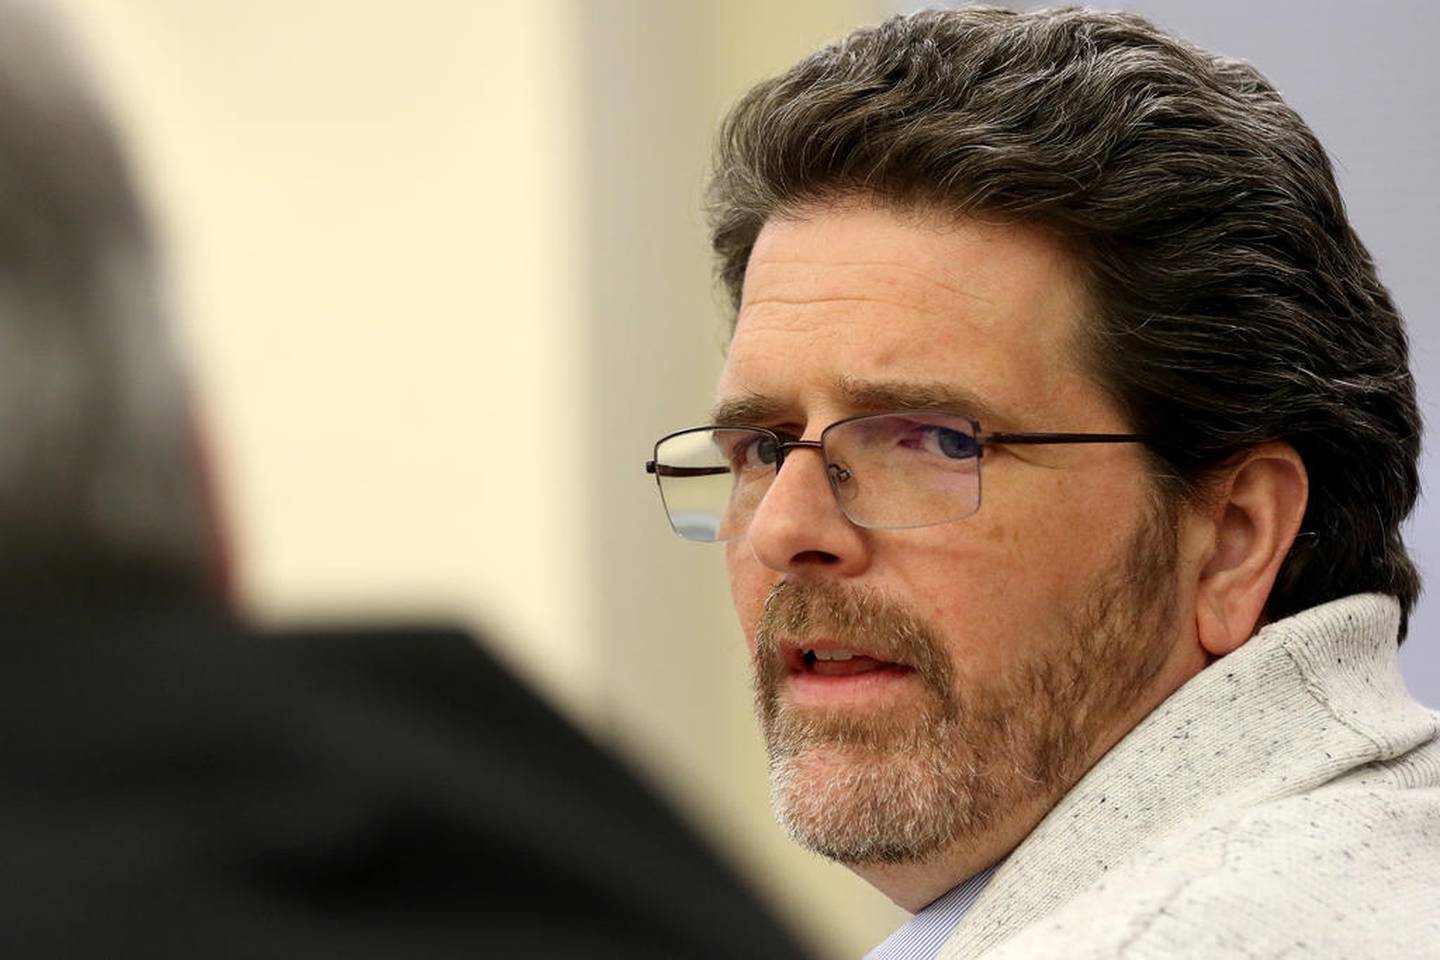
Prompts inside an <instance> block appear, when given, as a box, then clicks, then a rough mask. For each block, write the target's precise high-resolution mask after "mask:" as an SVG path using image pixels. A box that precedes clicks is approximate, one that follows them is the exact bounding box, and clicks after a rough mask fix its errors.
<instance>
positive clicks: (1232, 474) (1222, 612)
mask: <svg viewBox="0 0 1440 960" xmlns="http://www.w3.org/2000/svg"><path fill="white" fill-rule="evenodd" d="M1308 499H1309V478H1308V475H1307V474H1306V471H1305V463H1304V461H1302V460H1301V459H1300V455H1299V454H1298V453H1296V452H1295V448H1294V447H1292V446H1290V445H1289V444H1288V443H1278V442H1277V443H1266V444H1261V445H1259V446H1257V447H1253V448H1251V449H1250V450H1247V451H1246V452H1245V453H1244V454H1243V455H1242V456H1241V458H1240V459H1239V460H1238V461H1237V462H1236V463H1235V464H1234V465H1232V466H1230V467H1228V468H1226V469H1225V470H1224V472H1223V479H1221V480H1220V481H1219V482H1217V489H1216V490H1215V492H1214V497H1213V499H1211V500H1210V501H1209V504H1208V508H1207V509H1208V511H1210V512H1211V520H1212V522H1213V524H1214V527H1213V532H1214V540H1213V542H1212V543H1211V545H1210V550H1209V554H1208V556H1207V557H1206V558H1205V562H1204V564H1203V565H1202V567H1201V569H1200V578H1199V583H1198V591H1197V595H1196V605H1195V626H1196V634H1197V637H1198V639H1199V641H1200V645H1201V647H1203V648H1204V650H1205V652H1206V653H1207V654H1209V655H1210V656H1212V657H1223V656H1225V655H1226V654H1228V653H1233V652H1234V651H1235V650H1237V649H1239V648H1240V647H1241V646H1242V645H1243V644H1244V643H1245V641H1247V640H1249V639H1250V637H1251V636H1252V635H1253V634H1254V632H1255V629H1256V626H1257V625H1258V624H1259V621H1260V618H1261V615H1262V613H1263V612H1264V609H1265V604H1266V602H1267V601H1268V600H1269V598H1270V589H1271V587H1272V586H1274V583H1275V578H1276V576H1277V575H1278V574H1279V572H1280V566H1281V564H1283V563H1284V561H1285V557H1286V556H1287V555H1288V554H1289V552H1290V546H1291V544H1292V543H1294V541H1295V535H1296V534H1297V533H1298V532H1299V530H1300V523H1301V521H1302V520H1303V519H1304V516H1305V505H1306V503H1307V502H1308Z"/></svg>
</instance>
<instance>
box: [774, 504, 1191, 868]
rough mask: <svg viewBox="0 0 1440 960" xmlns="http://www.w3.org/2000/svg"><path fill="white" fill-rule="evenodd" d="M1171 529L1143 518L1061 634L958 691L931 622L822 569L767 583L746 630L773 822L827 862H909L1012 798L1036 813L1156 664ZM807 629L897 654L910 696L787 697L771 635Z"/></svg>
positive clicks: (1161, 649) (989, 822)
mask: <svg viewBox="0 0 1440 960" xmlns="http://www.w3.org/2000/svg"><path fill="white" fill-rule="evenodd" d="M1167 512H1168V511H1165V510H1157V511H1155V513H1156V514H1164V513H1167ZM1174 529H1175V528H1174V521H1173V519H1172V518H1170V517H1163V518H1162V517H1160V516H1150V517H1147V518H1146V520H1145V522H1143V523H1142V524H1141V526H1140V529H1138V530H1137V532H1136V535H1135V536H1134V537H1133V538H1132V539H1131V541H1130V543H1129V545H1128V549H1127V550H1126V551H1125V554H1124V558H1123V560H1122V562H1121V564H1120V567H1119V569H1116V570H1113V571H1109V572H1106V573H1103V574H1101V575H1100V576H1099V577H1097V578H1096V582H1095V584H1094V585H1093V586H1092V587H1091V589H1090V591H1089V593H1088V600H1087V602H1086V603H1085V604H1084V605H1083V606H1082V607H1080V608H1079V609H1077V610H1075V611H1072V613H1071V615H1070V616H1068V617H1067V618H1066V621H1067V622H1066V626H1065V635H1066V638H1067V639H1066V640H1065V641H1064V642H1062V643H1061V644H1059V645H1058V646H1057V647H1056V648H1054V649H1053V650H1050V651H1048V653H1047V655H1046V656H1045V657H1044V658H1043V659H1036V660H1032V661H1030V662H1026V663H1021V664H1019V665H1018V666H1017V667H1016V668H1015V669H1014V671H1013V672H1012V673H1011V674H1010V675H1009V676H1008V677H997V678H993V681H991V682H986V683H984V684H983V685H982V684H980V683H974V684H971V685H970V686H969V687H968V688H967V689H963V690H957V689H956V688H955V685H954V683H953V677H954V674H955V670H954V666H953V664H952V663H951V661H950V658H949V655H948V653H947V652H946V650H945V647H944V645H943V644H942V643H941V641H940V639H939V636H938V634H937V633H936V631H935V630H934V629H933V628H932V627H930V626H929V625H928V624H927V623H925V622H924V621H922V620H920V619H919V618H918V617H916V616H914V615H913V614H911V613H910V612H909V611H908V610H906V609H905V608H904V606H902V605H900V604H897V603H895V602H893V601H891V600H888V599H887V598H885V597H883V596H880V595H879V594H878V593H876V592H875V591H872V590H857V589H855V588H843V587H841V586H839V585H837V584H835V583H833V582H831V581H798V580H797V581H785V582H782V583H780V584H778V585H777V586H776V587H775V589H774V590H772V591H771V593H770V596H769V597H768V598H767V600H766V603H765V609H764V612H763V613H762V615H761V617H760V621H759V623H758V624H757V626H756V650H755V696H756V707H757V711H758V713H759V715H760V719H761V725H762V728H763V730H764V734H765V741H766V746H767V749H768V751H769V755H770V796H771V804H772V807H773V808H774V811H775V816H776V819H777V820H778V821H779V822H780V824H781V826H783V827H784V828H785V830H786V831H787V832H788V833H789V834H790V836H791V837H792V838H793V839H794V840H795V841H796V842H798V843H799V844H800V845H801V846H804V847H806V848H807V849H809V850H812V851H814V852H815V853H818V854H820V855H821V856H824V857H828V858H830V859H832V860H835V861H838V862H840V863H846V864H876V863H889V864H897V863H914V862H920V861H924V860H928V859H931V858H933V857H935V856H936V855H937V854H939V853H940V852H941V851H942V850H946V849H948V848H951V847H953V846H956V845H960V844H966V843H970V844H974V843H975V842H976V839H977V838H980V837H983V836H984V835H985V834H986V833H988V832H990V830H991V829H992V828H993V826H994V825H995V823H996V822H997V820H998V819H999V818H1000V817H1002V816H1004V815H1005V814H1006V813H1008V812H1011V811H1013V810H1015V809H1016V808H1017V807H1035V806H1037V805H1038V806H1039V809H1041V810H1044V809H1048V807H1049V806H1051V805H1053V803H1054V802H1055V801H1056V800H1058V799H1059V797H1060V796H1062V795H1063V794H1064V793H1065V792H1066V791H1067V790H1069V788H1070V787H1071V786H1073V785H1074V784H1075V782H1076V781H1077V780H1079V778H1080V777H1081V776H1082V775H1083V774H1084V773H1085V771H1086V770H1087V769H1088V768H1089V766H1090V765H1091V764H1092V763H1093V762H1094V760H1095V759H1097V758H1096V757H1095V756H1093V755H1092V754H1093V751H1094V745H1095V740H1096V738H1097V736H1098V735H1099V734H1100V732H1101V731H1102V730H1103V728H1104V727H1105V726H1106V725H1107V723H1108V722H1109V721H1111V720H1112V719H1113V718H1114V717H1115V716H1116V715H1117V714H1119V713H1121V712H1123V711H1124V710H1125V708H1126V707H1127V705H1129V704H1130V703H1132V702H1133V701H1134V700H1135V699H1136V698H1137V697H1138V696H1139V695H1141V694H1142V693H1143V692H1144V691H1145V690H1146V688H1147V687H1148V686H1149V684H1150V682H1151V681H1152V680H1153V679H1154V677H1155V675H1156V674H1157V673H1158V672H1159V670H1160V668H1161V666H1162V665H1163V664H1164V662H1165V658H1166V655H1167V653H1168V651H1169V643H1168V638H1167V637H1166V631H1165V629H1164V628H1165V626H1166V625H1167V624H1168V623H1169V622H1170V619H1171V616H1172V608H1173V603H1172V596H1171V590H1172V587H1171V585H1170V575H1171V573H1172V572H1173V569H1174V565H1175V557H1176V543H1175V535H1174ZM811 635H824V636H825V637H827V638H829V639H832V640H835V641H836V642H837V643H838V644H839V645H840V646H847V645H848V644H847V642H846V640H847V638H853V640H854V644H853V645H854V646H856V647H859V648H861V649H864V650H867V651H870V652H873V653H875V654H877V655H879V656H881V657H882V658H884V659H888V660H894V661H899V662H903V663H906V664H909V665H911V666H912V667H914V669H915V671H916V673H917V675H918V677H919V679H920V680H921V681H922V682H923V684H924V686H925V688H926V695H925V697H924V699H923V701H922V702H921V703H920V704H919V705H918V707H910V706H907V707H906V708H904V709H903V710H902V711H899V712H897V713H893V714H886V715H880V716H877V715H873V714H858V713H853V712H846V711H815V710H803V711H802V710H797V709H795V708H793V707H791V706H789V705H787V704H786V703H784V701H783V700H782V699H781V697H780V689H781V686H782V684H783V682H784V679H785V675H786V668H785V665H784V661H783V659H782V658H781V656H780V652H779V642H780V640H781V638H784V637H799V638H803V637H806V636H811Z"/></svg>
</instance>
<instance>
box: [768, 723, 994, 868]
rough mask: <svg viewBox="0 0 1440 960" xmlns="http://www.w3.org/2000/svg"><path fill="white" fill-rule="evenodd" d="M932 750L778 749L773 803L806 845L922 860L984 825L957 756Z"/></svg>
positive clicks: (876, 858) (867, 856)
mask: <svg viewBox="0 0 1440 960" xmlns="http://www.w3.org/2000/svg"><path fill="white" fill-rule="evenodd" d="M937 759H939V758H937V757H935V756H934V755H933V754H928V753H927V752H925V751H919V752H918V754H917V752H900V753H897V752H895V751H894V750H893V749H892V748H889V747H878V748H876V747H870V746H860V745H856V744H853V743H820V744H814V745H810V746H807V747H805V748H803V749H799V750H795V751H794V752H791V753H789V754H787V755H782V756H772V758H771V762H770V791H771V804H772V806H773V808H774V812H775V816H776V819H777V820H778V821H779V822H780V824H781V826H782V827H784V828H785V830H786V832H787V833H789V834H790V836H791V837H792V838H793V839H794V840H795V841H796V842H797V843H799V844H800V845H801V846H803V847H805V848H806V849H809V850H811V851H812V852H814V853H817V854H820V855H821V856H824V857H827V858H829V859H831V860H835V861H837V862H839V863H843V864H846V865H850V866H856V865H861V864H872V863H915V862H919V861H923V860H926V859H929V858H931V857H933V856H935V855H937V854H938V853H939V852H940V851H941V850H943V849H944V848H945V847H946V846H947V845H949V844H950V843H953V842H954V841H955V840H956V839H957V837H958V835H959V834H960V833H963V832H965V831H967V830H970V829H974V828H975V827H977V826H978V824H976V822H975V821H974V819H973V818H972V817H970V816H969V813H970V812H971V811H973V809H974V805H973V794H972V793H971V791H970V790H969V789H968V788H967V785H964V784H961V783H958V782H956V781H955V780H954V779H953V777H952V776H950V774H949V769H953V765H952V764H945V763H937V762H936V760H937Z"/></svg>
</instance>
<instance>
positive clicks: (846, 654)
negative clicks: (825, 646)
mask: <svg viewBox="0 0 1440 960" xmlns="http://www.w3.org/2000/svg"><path fill="white" fill-rule="evenodd" d="M810 653H811V654H812V655H813V656H814V657H815V659H816V660H851V659H854V658H855V657H858V656H860V654H858V653H856V652H855V651H853V650H811V651H810Z"/></svg>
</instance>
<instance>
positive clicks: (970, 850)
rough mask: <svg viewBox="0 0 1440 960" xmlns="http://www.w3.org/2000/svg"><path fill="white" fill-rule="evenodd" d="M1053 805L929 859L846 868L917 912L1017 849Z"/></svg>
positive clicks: (1048, 803) (1039, 807)
mask: <svg viewBox="0 0 1440 960" xmlns="http://www.w3.org/2000/svg"><path fill="white" fill-rule="evenodd" d="M1053 805H1054V802H1053V799H1047V800H1045V801H1042V802H1040V803H1037V804H1035V807H1036V809H1035V810H1034V812H1033V814H1030V815H1027V816H1023V817H1018V816H1016V817H1010V818H1008V822H1007V823H1006V824H1005V827H1004V829H1003V830H996V831H992V832H990V833H987V834H986V835H985V836H983V837H964V838H962V839H961V840H960V841H958V842H956V843H954V844H951V845H950V846H949V847H947V848H946V849H945V850H944V851H943V852H941V853H939V854H937V855H936V856H934V857H932V858H930V859H928V860H924V861H920V862H917V863H858V864H856V863H852V864H847V866H849V867H850V869H851V870H853V871H855V873H856V874H857V875H858V876H859V877H860V878H861V879H862V880H864V881H865V882H866V883H869V884H870V885H871V886H873V887H874V888H875V889H877V890H879V891H880V892H881V893H883V894H885V895H886V896H887V897H889V898H890V899H891V900H893V901H894V902H895V903H896V905H897V906H900V907H903V908H904V909H906V910H908V911H910V912H911V913H918V912H919V911H921V910H923V909H925V908H926V907H927V906H929V905H930V904H931V903H933V902H934V901H935V900H937V899H938V898H940V897H942V896H944V895H945V894H946V893H948V892H949V891H950V890H952V889H954V888H955V887H956V886H958V885H959V884H961V883H964V882H965V881H966V880H968V879H969V878H971V877H973V876H974V875H975V874H977V873H979V872H980V871H982V870H984V869H985V868H986V867H989V866H990V865H991V864H994V863H996V862H997V861H999V860H1000V859H1001V858H1003V857H1004V856H1005V855H1006V854H1008V853H1009V852H1010V851H1011V850H1014V849H1015V848H1016V847H1017V846H1019V845H1020V841H1022V840H1024V839H1025V837H1026V836H1028V835H1029V833H1030V831H1031V830H1033V829H1034V828H1035V825H1036V824H1038V823H1039V822H1040V821H1041V820H1042V819H1044V817H1045V814H1046V812H1048V811H1049V809H1050V807H1051V806H1053Z"/></svg>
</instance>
